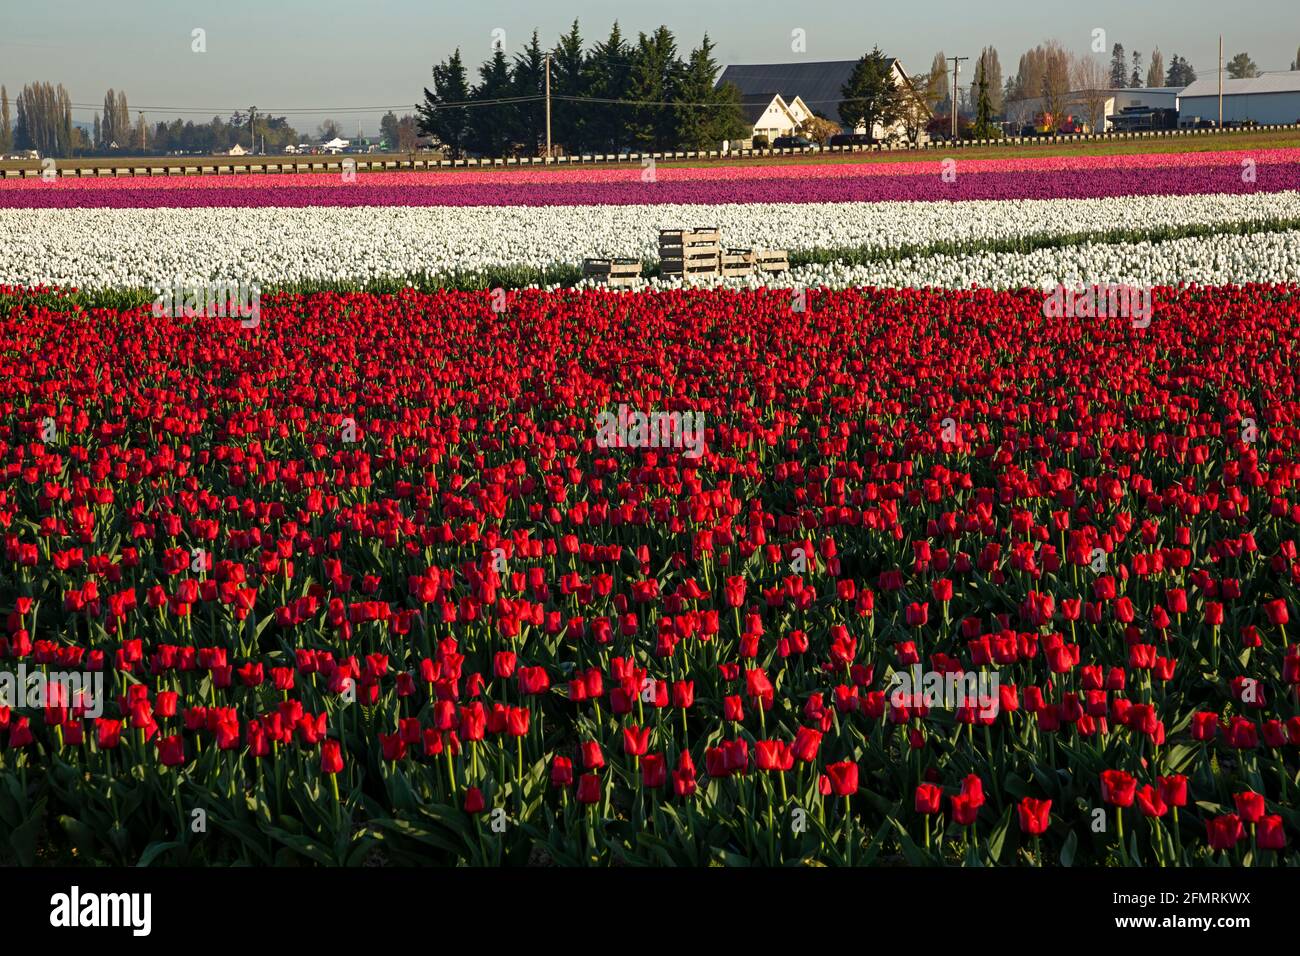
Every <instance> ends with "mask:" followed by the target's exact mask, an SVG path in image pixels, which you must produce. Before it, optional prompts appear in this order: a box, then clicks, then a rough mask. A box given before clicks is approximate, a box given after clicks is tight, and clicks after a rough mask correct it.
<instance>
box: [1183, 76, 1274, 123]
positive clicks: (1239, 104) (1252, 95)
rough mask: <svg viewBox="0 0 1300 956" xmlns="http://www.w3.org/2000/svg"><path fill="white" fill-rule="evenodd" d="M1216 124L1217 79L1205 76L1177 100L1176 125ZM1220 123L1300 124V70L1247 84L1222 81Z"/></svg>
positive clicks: (1238, 81) (1255, 79) (1246, 81)
mask: <svg viewBox="0 0 1300 956" xmlns="http://www.w3.org/2000/svg"><path fill="white" fill-rule="evenodd" d="M1197 119H1200V120H1209V121H1211V122H1216V123H1217V122H1218V120H1219V78H1218V77H1217V76H1207V77H1203V78H1202V79H1199V80H1197V81H1196V82H1195V83H1193V84H1192V85H1191V86H1189V87H1187V88H1186V89H1184V90H1183V91H1182V93H1180V94H1179V97H1178V122H1179V124H1180V125H1183V126H1190V125H1192V124H1194V123H1195V122H1196V121H1197ZM1223 121H1224V122H1225V123H1245V122H1255V123H1262V124H1265V125H1274V124H1283V123H1300V70H1289V71H1284V72H1283V71H1279V72H1277V73H1265V74H1264V75H1263V76H1256V77H1254V78H1252V79H1249V80H1230V79H1227V78H1225V79H1224V81H1223Z"/></svg>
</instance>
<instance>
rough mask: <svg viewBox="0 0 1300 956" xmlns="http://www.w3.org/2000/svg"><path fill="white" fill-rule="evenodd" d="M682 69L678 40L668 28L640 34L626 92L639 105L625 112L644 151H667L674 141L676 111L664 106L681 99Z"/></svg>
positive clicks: (635, 142)
mask: <svg viewBox="0 0 1300 956" xmlns="http://www.w3.org/2000/svg"><path fill="white" fill-rule="evenodd" d="M683 69H684V68H683V66H682V62H681V61H680V60H679V59H678V58H677V41H676V39H675V38H674V37H673V34H672V32H671V31H670V30H669V29H668V28H667V27H664V26H661V27H659V29H657V30H655V32H654V33H651V34H648V35H647V34H645V33H642V34H640V35H639V37H638V39H637V48H636V52H635V53H634V54H633V56H632V70H631V73H630V75H629V79H628V91H627V99H628V100H631V101H632V102H633V103H635V104H637V105H634V106H627V107H624V109H625V110H626V112H627V115H628V123H627V126H628V131H629V132H630V134H631V141H632V143H633V144H635V145H636V146H639V147H640V148H641V149H644V150H665V149H669V148H671V147H672V145H673V143H674V142H675V140H676V131H675V129H674V115H673V113H674V111H673V110H672V109H668V108H666V106H665V104H667V103H669V102H671V101H673V100H676V99H677V98H678V97H677V87H678V86H679V85H680V83H681V77H682V72H683Z"/></svg>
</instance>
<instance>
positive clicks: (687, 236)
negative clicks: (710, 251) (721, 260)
mask: <svg viewBox="0 0 1300 956" xmlns="http://www.w3.org/2000/svg"><path fill="white" fill-rule="evenodd" d="M721 242H722V232H721V230H719V229H718V227H717V226H702V227H700V228H699V229H660V230H659V245H661V246H693V245H718V244H719V243H721Z"/></svg>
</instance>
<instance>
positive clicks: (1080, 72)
mask: <svg viewBox="0 0 1300 956" xmlns="http://www.w3.org/2000/svg"><path fill="white" fill-rule="evenodd" d="M1109 82H1110V70H1109V69H1108V67H1107V66H1106V64H1104V63H1102V62H1101V61H1100V60H1098V59H1097V58H1096V57H1094V56H1080V57H1078V58H1076V59H1075V61H1074V63H1073V65H1072V67H1071V70H1070V86H1071V87H1072V88H1073V90H1074V96H1073V99H1074V100H1075V101H1077V102H1078V103H1079V104H1080V105H1081V106H1082V107H1083V108H1084V109H1085V110H1086V111H1087V113H1088V129H1089V130H1090V131H1091V132H1094V133H1101V132H1104V131H1105V125H1106V101H1107V100H1108V99H1109V98H1110V95H1109V93H1108V92H1107V90H1106V86H1107V84H1109Z"/></svg>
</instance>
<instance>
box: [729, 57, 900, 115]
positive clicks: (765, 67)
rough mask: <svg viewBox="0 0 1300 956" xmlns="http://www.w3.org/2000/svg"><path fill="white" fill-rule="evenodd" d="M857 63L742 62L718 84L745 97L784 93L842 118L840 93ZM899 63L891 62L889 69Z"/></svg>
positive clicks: (824, 113)
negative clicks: (724, 85)
mask: <svg viewBox="0 0 1300 956" xmlns="http://www.w3.org/2000/svg"><path fill="white" fill-rule="evenodd" d="M857 62H858V61H857V60H823V61H820V62H816V63H807V62H803V61H800V62H798V63H741V64H733V65H731V66H729V67H727V68H726V69H725V70H723V71H722V76H721V77H719V78H718V83H719V84H722V83H734V84H735V85H736V86H737V87H738V88H739V89H740V92H741V96H742V98H747V97H750V96H757V95H759V94H766V95H767V96H768V101H769V102H771V96H772V94H773V93H780V94H781V96H782V98H783V99H785V100H786V101H787V102H789V101H790V100H792V99H794V98H795V97H796V96H798V97H800V98H802V99H803V101H804V103H805V104H806V105H807V107H808V108H809V109H810V110H812V111H813V112H814V113H821V114H822V115H824V116H829V117H830V118H831V119H834V120H838V119H839V106H840V101H841V99H842V98H841V96H840V90H841V89H843V87H844V84H845V83H847V82H848V81H849V76H850V75H851V74H852V73H853V67H855V66H856V65H857ZM897 62H898V61H897V60H895V59H890V61H889V68H890V69H891V70H892V69H894V65H895V64H896V63H897Z"/></svg>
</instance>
